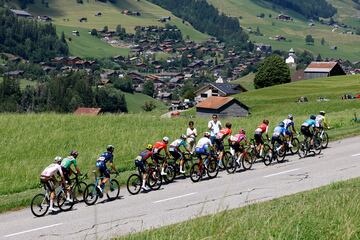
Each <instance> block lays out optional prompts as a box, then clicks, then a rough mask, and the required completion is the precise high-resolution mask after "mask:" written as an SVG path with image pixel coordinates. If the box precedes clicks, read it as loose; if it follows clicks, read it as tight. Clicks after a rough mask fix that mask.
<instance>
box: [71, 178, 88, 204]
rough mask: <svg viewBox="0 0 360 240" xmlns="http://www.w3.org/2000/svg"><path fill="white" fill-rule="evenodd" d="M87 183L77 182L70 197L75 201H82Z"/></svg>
mask: <svg viewBox="0 0 360 240" xmlns="http://www.w3.org/2000/svg"><path fill="white" fill-rule="evenodd" d="M86 186H87V184H86V183H85V182H78V183H77V184H76V185H75V187H74V188H73V190H72V197H73V200H74V201H75V202H82V201H84V192H85V188H86Z"/></svg>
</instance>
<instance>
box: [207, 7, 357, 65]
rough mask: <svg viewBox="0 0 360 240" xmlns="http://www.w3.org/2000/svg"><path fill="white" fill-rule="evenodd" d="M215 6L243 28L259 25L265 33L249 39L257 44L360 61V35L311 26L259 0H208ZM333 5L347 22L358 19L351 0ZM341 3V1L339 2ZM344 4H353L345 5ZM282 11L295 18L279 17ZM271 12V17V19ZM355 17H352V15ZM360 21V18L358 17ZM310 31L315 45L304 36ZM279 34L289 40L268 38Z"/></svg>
mask: <svg viewBox="0 0 360 240" xmlns="http://www.w3.org/2000/svg"><path fill="white" fill-rule="evenodd" d="M209 2H210V3H212V4H213V5H214V6H215V7H217V8H218V9H220V10H221V11H222V12H224V13H225V14H227V15H230V16H234V17H238V18H239V21H240V24H241V26H242V27H243V28H245V29H247V28H249V27H251V28H252V30H253V31H256V28H257V27H259V29H260V32H261V33H262V34H263V36H257V35H255V34H250V39H251V40H253V41H255V42H257V43H267V44H271V45H272V46H273V49H281V50H285V51H288V50H289V49H290V48H294V49H295V50H305V49H306V50H308V51H311V52H312V53H313V54H314V55H315V56H316V55H317V54H319V53H320V54H321V56H322V57H337V58H347V59H350V60H352V61H356V60H359V56H360V49H359V47H358V46H359V43H360V36H358V35H349V34H343V33H342V30H340V29H338V30H336V31H335V32H332V29H333V28H332V27H329V26H325V25H320V24H319V23H317V22H315V25H314V26H312V27H311V26H309V21H308V20H306V19H305V18H304V17H302V16H301V15H299V14H297V13H295V12H292V11H287V10H285V9H282V8H279V7H277V9H276V10H273V9H272V6H271V5H268V4H266V3H264V2H261V1H260V0H209ZM332 2H334V6H336V7H339V11H338V12H339V13H338V14H339V16H335V17H339V19H347V21H350V22H355V19H356V18H354V16H358V15H359V14H360V11H359V10H356V9H355V8H354V7H353V4H352V3H351V0H344V1H337V0H333V1H332ZM337 2H341V4H340V3H339V4H337ZM345 6H351V7H347V8H345ZM280 12H283V13H285V14H289V15H290V16H292V17H293V18H294V20H293V21H280V20H276V19H275V17H277V16H278V15H279V14H280ZM261 13H264V18H258V17H257V15H260V14H261ZM269 15H271V18H269ZM350 16H352V17H350ZM357 21H358V22H360V21H359V19H357ZM307 34H311V35H312V36H313V37H314V39H315V44H314V45H312V46H311V45H306V44H305V36H306V35H307ZM276 35H282V36H285V37H286V38H287V40H286V41H276V40H273V39H269V38H274V37H275V36H276ZM322 38H324V39H325V42H326V43H325V44H324V45H321V44H320V41H321V39H322ZM331 46H337V47H338V49H337V50H331V49H330V48H331Z"/></svg>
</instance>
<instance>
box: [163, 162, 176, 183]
mask: <svg viewBox="0 0 360 240" xmlns="http://www.w3.org/2000/svg"><path fill="white" fill-rule="evenodd" d="M165 172H166V175H165V176H164V180H165V182H166V183H172V182H173V181H174V179H175V177H176V172H175V169H174V167H173V166H171V165H168V166H167V167H166V168H165Z"/></svg>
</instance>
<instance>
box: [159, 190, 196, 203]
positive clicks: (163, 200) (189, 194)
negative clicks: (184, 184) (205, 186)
mask: <svg viewBox="0 0 360 240" xmlns="http://www.w3.org/2000/svg"><path fill="white" fill-rule="evenodd" d="M194 194H197V193H196V192H193V193H188V194H185V195H181V196H176V197H172V198H166V199H162V200H159V201H155V202H153V203H161V202H166V201H170V200H173V199H178V198H182V197H187V196H191V195H194Z"/></svg>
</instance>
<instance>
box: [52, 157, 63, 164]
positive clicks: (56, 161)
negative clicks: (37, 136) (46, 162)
mask: <svg viewBox="0 0 360 240" xmlns="http://www.w3.org/2000/svg"><path fill="white" fill-rule="evenodd" d="M61 160H62V157H60V156H56V157H55V158H54V163H60V162H61Z"/></svg>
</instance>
